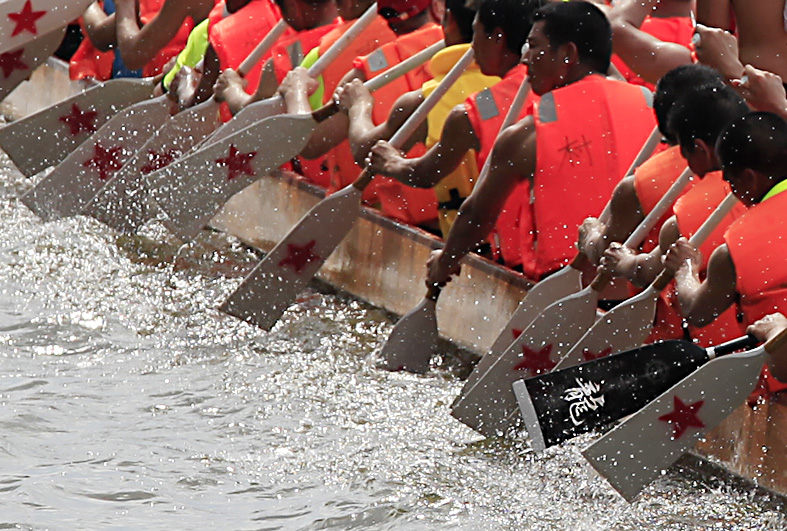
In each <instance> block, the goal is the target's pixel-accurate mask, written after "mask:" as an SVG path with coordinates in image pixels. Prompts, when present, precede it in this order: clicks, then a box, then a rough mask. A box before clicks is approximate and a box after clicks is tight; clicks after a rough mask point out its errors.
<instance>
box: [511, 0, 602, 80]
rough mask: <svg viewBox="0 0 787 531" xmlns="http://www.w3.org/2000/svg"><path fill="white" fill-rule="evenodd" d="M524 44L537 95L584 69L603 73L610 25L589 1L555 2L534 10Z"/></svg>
mask: <svg viewBox="0 0 787 531" xmlns="http://www.w3.org/2000/svg"><path fill="white" fill-rule="evenodd" d="M528 44H529V46H530V49H529V50H528V52H527V53H526V54H525V63H526V64H527V65H528V78H529V79H530V84H531V87H532V90H533V92H535V93H536V94H539V95H541V94H545V93H547V92H549V91H550V90H554V89H556V88H559V87H562V86H564V85H567V84H570V83H573V82H574V81H577V80H578V79H580V78H581V77H583V76H584V75H586V74H588V73H600V74H605V73H606V71H607V69H608V68H609V61H610V58H611V57H612V29H611V28H610V25H609V21H608V20H607V17H606V16H604V13H602V12H601V10H600V9H599V8H598V7H596V6H594V5H593V4H591V3H589V2H558V3H553V4H548V5H546V6H544V7H542V8H541V9H539V10H537V11H536V12H535V14H534V15H533V27H532V29H531V30H530V36H529V38H528Z"/></svg>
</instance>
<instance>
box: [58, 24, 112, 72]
mask: <svg viewBox="0 0 787 531" xmlns="http://www.w3.org/2000/svg"><path fill="white" fill-rule="evenodd" d="M79 26H80V27H81V28H82V35H84V36H85V37H84V38H83V39H82V42H81V43H80V44H79V47H78V48H77V50H76V51H75V52H74V55H72V56H71V59H70V60H69V61H68V76H69V77H70V78H71V79H73V80H75V81H78V80H80V79H85V78H92V79H95V80H96V81H106V80H108V79H110V78H111V77H112V62H113V61H114V60H115V54H114V52H112V51H108V52H102V51H101V50H99V49H98V48H96V47H95V46H93V43H92V42H90V38H88V36H87V30H86V29H85V22H84V21H83V20H82V17H80V18H79Z"/></svg>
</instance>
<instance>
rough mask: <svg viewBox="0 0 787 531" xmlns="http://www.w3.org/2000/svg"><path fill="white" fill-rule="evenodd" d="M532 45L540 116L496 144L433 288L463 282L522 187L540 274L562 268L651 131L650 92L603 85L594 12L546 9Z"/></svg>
mask: <svg viewBox="0 0 787 531" xmlns="http://www.w3.org/2000/svg"><path fill="white" fill-rule="evenodd" d="M528 44H529V50H528V51H527V53H526V54H525V64H526V65H527V67H528V79H529V80H530V83H531V87H532V90H533V92H535V94H537V95H540V96H541V101H540V102H539V108H538V112H537V114H534V115H530V116H527V117H526V118H524V119H523V120H522V121H520V122H519V123H517V124H515V125H513V126H511V127H509V128H508V129H507V130H506V131H504V132H503V133H502V134H501V135H500V136H499V137H498V139H497V141H496V142H495V147H494V149H493V151H492V155H491V156H492V162H491V166H490V168H491V169H490V173H489V175H488V177H487V179H486V180H484V182H482V183H480V184H479V185H478V186H476V187H475V189H474V190H473V193H472V194H470V197H469V198H468V199H467V200H466V201H465V202H464V204H463V205H462V208H461V209H460V211H459V215H458V216H457V219H456V221H455V222H454V225H453V227H452V228H451V232H450V234H449V236H448V238H447V240H446V244H445V248H444V249H443V250H442V251H435V252H434V253H432V256H431V257H430V259H429V262H428V275H427V284H428V285H430V286H431V285H434V284H437V285H442V284H445V283H446V282H447V281H448V280H449V279H450V277H451V276H452V275H455V274H457V273H458V271H459V262H460V260H461V259H462V257H463V256H464V255H465V254H467V253H468V252H469V251H470V250H471V249H472V248H473V247H474V246H475V245H477V244H478V242H479V241H481V240H482V239H483V238H484V237H485V236H486V235H487V234H488V233H489V231H490V230H491V229H492V227H493V225H494V222H495V220H496V219H497V216H498V215H499V213H500V211H501V210H502V208H503V205H504V203H505V201H506V199H507V197H508V196H509V195H510V194H511V193H512V192H513V191H514V190H515V189H516V187H517V184H518V183H519V182H521V181H522V180H524V179H528V180H530V181H531V186H532V187H533V195H534V204H533V212H534V226H535V230H536V247H535V251H534V252H535V260H536V264H535V271H536V274H537V275H538V276H544V275H546V274H549V273H551V272H553V271H555V270H557V269H558V268H560V267H561V266H562V265H564V264H566V263H567V262H568V261H569V259H570V258H571V257H572V256H573V255H574V242H575V241H576V230H577V227H578V226H579V224H580V223H581V221H582V220H583V219H585V218H586V217H587V216H588V215H593V214H598V212H600V211H601V209H602V208H603V206H604V203H606V201H607V199H608V198H609V196H610V195H611V193H612V190H613V188H614V186H615V184H617V182H618V180H619V179H620V178H621V177H622V174H623V173H624V172H625V170H626V168H627V167H628V165H629V164H630V163H631V161H632V160H634V157H635V156H636V154H637V153H638V151H639V149H640V147H641V146H642V144H643V143H644V141H645V139H646V138H647V137H648V135H649V134H650V132H651V130H652V129H653V115H652V110H651V108H650V91H648V90H647V89H644V88H643V87H636V86H633V85H629V84H627V83H623V82H620V81H615V80H610V79H607V78H606V76H605V73H606V71H607V69H608V68H609V61H610V57H611V55H612V35H611V30H610V26H609V22H608V21H607V19H606V17H605V16H604V14H603V13H602V12H601V11H600V10H599V9H598V8H597V7H595V6H594V5H592V4H589V3H586V2H568V3H553V4H549V5H547V6H544V7H543V8H541V9H539V10H538V11H536V13H535V15H534V18H533V27H532V29H531V31H530V36H529V38H528ZM588 109H593V111H592V112H589V111H588ZM624 130H625V131H626V133H625V134H624V133H623V131H624ZM613 138H614V139H615V140H613Z"/></svg>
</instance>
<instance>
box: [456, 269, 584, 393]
mask: <svg viewBox="0 0 787 531" xmlns="http://www.w3.org/2000/svg"><path fill="white" fill-rule="evenodd" d="M581 289H582V272H581V271H579V270H578V269H574V268H573V267H570V266H565V267H564V268H563V269H561V270H560V271H558V272H557V273H555V274H554V275H551V276H549V277H547V278H545V279H544V280H542V281H541V282H539V283H538V284H536V285H535V286H533V287H532V288H530V291H528V292H527V295H526V296H525V298H524V299H522V302H520V303H519V306H517V309H516V310H515V311H514V313H513V315H511V318H510V319H509V320H508V323H507V324H506V326H505V328H503V330H502V331H501V332H500V334H499V335H498V336H497V339H496V340H495V342H494V343H493V344H492V346H491V347H490V348H489V352H487V354H486V355H485V356H483V357H482V358H481V361H479V362H478V365H476V367H475V370H473V372H472V373H471V374H470V376H469V377H468V378H467V380H466V381H465V388H467V389H470V388H471V387H473V386H474V385H475V384H476V383H478V380H479V379H480V378H481V377H482V376H483V375H484V374H486V371H488V370H489V368H490V367H491V366H492V365H493V364H494V363H495V361H497V360H498V358H499V357H500V356H501V355H502V354H503V352H505V351H506V349H507V348H508V347H509V346H511V342H512V341H513V340H515V339H516V338H517V337H518V336H519V334H521V333H522V331H523V330H525V329H526V328H527V327H528V326H530V323H532V322H533V319H535V318H536V317H538V315H539V314H540V313H541V312H542V311H544V309H545V308H546V307H547V306H549V305H550V304H552V303H554V302H556V301H559V300H560V299H563V298H565V297H568V296H569V295H571V294H572V293H576V292H578V291H579V290H581ZM460 398H461V395H460ZM457 400H458V399H457Z"/></svg>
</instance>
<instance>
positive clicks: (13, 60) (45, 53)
mask: <svg viewBox="0 0 787 531" xmlns="http://www.w3.org/2000/svg"><path fill="white" fill-rule="evenodd" d="M65 33H66V28H65V27H62V28H57V29H55V30H52V31H50V32H49V33H47V34H46V35H42V36H41V37H36V38H35V39H33V40H32V41H29V42H27V43H25V44H23V45H22V46H20V47H19V48H17V49H15V50H12V51H10V52H3V53H2V54H0V76H2V79H1V80H0V100H2V99H3V98H5V97H6V95H8V93H9V92H11V91H12V90H14V89H15V88H16V87H17V86H18V85H19V84H20V83H22V82H23V81H25V80H26V79H28V78H29V77H30V74H32V73H33V70H35V69H36V67H37V66H38V65H40V64H41V63H43V62H44V61H46V59H47V58H48V57H49V56H50V55H52V54H53V53H54V51H55V50H57V48H58V46H60V43H61V42H62V41H63V35H65Z"/></svg>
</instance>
